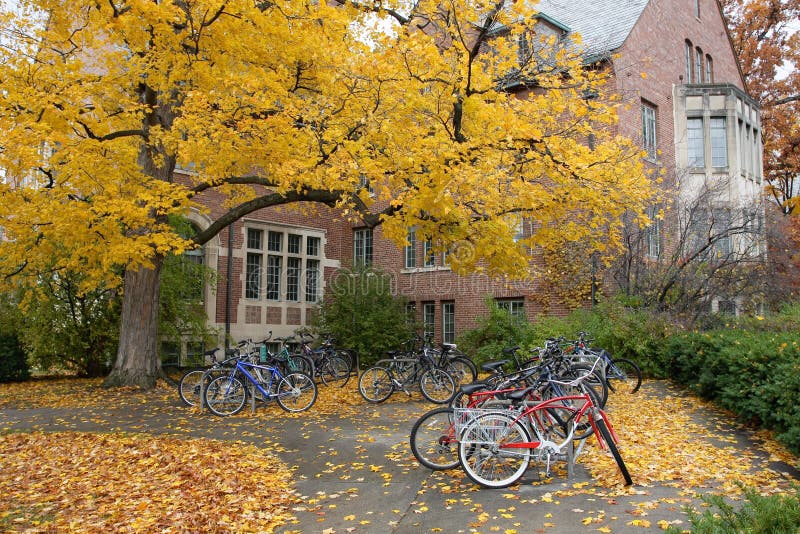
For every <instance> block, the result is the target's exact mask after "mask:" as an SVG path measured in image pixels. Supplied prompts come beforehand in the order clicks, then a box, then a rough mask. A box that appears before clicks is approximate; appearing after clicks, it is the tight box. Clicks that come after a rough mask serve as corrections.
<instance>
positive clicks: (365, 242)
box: [353, 228, 372, 265]
mask: <svg viewBox="0 0 800 534" xmlns="http://www.w3.org/2000/svg"><path fill="white" fill-rule="evenodd" d="M353 249H354V250H353V262H354V263H355V264H356V265H372V229H370V228H366V229H363V230H356V231H355V232H354V234H353Z"/></svg>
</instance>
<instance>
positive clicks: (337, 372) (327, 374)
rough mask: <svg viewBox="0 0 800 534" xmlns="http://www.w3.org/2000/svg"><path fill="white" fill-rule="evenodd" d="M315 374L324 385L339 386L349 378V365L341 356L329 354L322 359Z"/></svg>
mask: <svg viewBox="0 0 800 534" xmlns="http://www.w3.org/2000/svg"><path fill="white" fill-rule="evenodd" d="M317 374H318V375H319V377H320V380H322V383H323V384H325V385H326V386H332V385H335V386H338V387H340V388H341V387H344V386H345V384H347V382H348V380H350V367H349V366H348V364H347V362H346V361H344V360H343V359H342V358H340V357H338V356H331V357H329V358H325V359H324V360H323V361H322V365H320V368H319V369H317Z"/></svg>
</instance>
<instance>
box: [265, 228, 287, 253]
mask: <svg viewBox="0 0 800 534" xmlns="http://www.w3.org/2000/svg"><path fill="white" fill-rule="evenodd" d="M267 249H268V250H269V251H270V252H281V251H282V250H283V233H281V232H270V233H269V237H268V238H267Z"/></svg>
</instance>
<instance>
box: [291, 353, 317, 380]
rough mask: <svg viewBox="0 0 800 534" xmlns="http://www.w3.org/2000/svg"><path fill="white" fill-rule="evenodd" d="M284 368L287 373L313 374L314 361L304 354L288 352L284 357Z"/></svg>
mask: <svg viewBox="0 0 800 534" xmlns="http://www.w3.org/2000/svg"><path fill="white" fill-rule="evenodd" d="M286 370H287V371H288V372H289V373H302V374H304V375H308V376H314V362H313V360H312V359H311V358H309V357H308V356H306V355H305V354H290V355H289V356H287V358H286Z"/></svg>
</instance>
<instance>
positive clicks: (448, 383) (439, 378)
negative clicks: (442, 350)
mask: <svg viewBox="0 0 800 534" xmlns="http://www.w3.org/2000/svg"><path fill="white" fill-rule="evenodd" d="M419 389H420V391H422V395H423V396H424V397H425V398H426V399H428V400H429V401H430V402H433V403H434V404H445V403H447V402H450V399H452V398H453V395H455V393H456V384H455V382H454V381H453V378H452V377H451V376H450V375H449V374H447V372H445V371H443V370H442V369H436V368H432V369H428V370H427V371H425V372H424V373H422V376H421V377H420V378H419Z"/></svg>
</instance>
